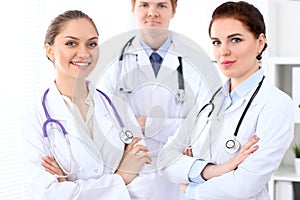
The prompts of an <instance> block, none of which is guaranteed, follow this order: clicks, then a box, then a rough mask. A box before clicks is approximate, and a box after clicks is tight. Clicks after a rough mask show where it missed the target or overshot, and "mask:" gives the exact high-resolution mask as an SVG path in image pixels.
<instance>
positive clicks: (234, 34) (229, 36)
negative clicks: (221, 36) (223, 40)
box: [210, 33, 243, 40]
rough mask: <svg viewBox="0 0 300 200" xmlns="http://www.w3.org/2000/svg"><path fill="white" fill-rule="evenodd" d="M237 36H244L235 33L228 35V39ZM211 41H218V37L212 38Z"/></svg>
mask: <svg viewBox="0 0 300 200" xmlns="http://www.w3.org/2000/svg"><path fill="white" fill-rule="evenodd" d="M235 36H243V35H242V34H240V33H233V34H230V35H228V36H227V38H232V37H235ZM210 39H212V40H216V39H218V38H217V37H211V38H210Z"/></svg>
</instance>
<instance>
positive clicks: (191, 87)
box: [97, 33, 217, 154]
mask: <svg viewBox="0 0 300 200" xmlns="http://www.w3.org/2000/svg"><path fill="white" fill-rule="evenodd" d="M171 40H172V43H171V47H170V48H169V50H168V52H167V54H166V56H165V58H164V60H163V62H162V64H161V67H160V70H159V72H158V76H157V77H155V75H154V72H153V69H152V66H151V63H150V60H149V57H148V56H147V54H146V52H145V51H144V49H143V47H142V46H141V45H140V42H139V39H138V37H136V38H135V39H134V40H133V42H132V44H131V45H129V46H128V47H127V48H126V49H125V51H124V54H123V60H122V61H119V59H116V60H115V61H114V62H113V63H112V64H111V65H110V66H108V68H107V71H105V72H103V75H102V76H101V77H100V78H99V82H98V84H97V85H98V87H99V88H100V89H101V90H103V91H105V92H107V93H109V94H113V95H115V96H118V97H121V98H122V99H124V100H125V101H126V102H128V103H129V105H130V107H131V109H132V110H133V112H134V114H135V116H145V117H147V122H146V123H147V124H146V128H145V136H146V138H145V140H146V143H147V141H150V140H151V141H152V142H150V143H147V145H148V146H149V148H150V150H152V153H153V154H155V153H157V152H154V151H155V150H157V149H159V148H160V147H162V146H163V145H164V144H165V143H166V141H167V138H168V137H169V136H170V135H173V134H174V132H175V130H176V128H177V127H178V125H179V124H180V123H181V121H182V119H184V118H185V117H186V116H187V115H188V113H189V112H190V111H191V109H192V107H193V106H194V105H195V104H196V102H197V101H198V100H199V101H202V102H203V101H204V99H205V100H206V98H207V97H208V94H207V92H208V89H207V87H208V86H207V82H205V81H204V80H205V77H204V76H203V73H202V71H200V70H201V68H203V69H204V68H205V67H206V68H208V69H210V70H211V71H213V70H212V69H211V68H210V67H211V66H212V63H211V61H210V59H209V58H208V56H207V55H206V54H205V53H202V52H200V53H199V52H195V50H194V49H192V47H191V48H189V47H188V46H185V44H184V43H181V42H182V41H181V38H179V37H177V35H176V34H174V33H172V34H171ZM197 53H198V54H197ZM191 54H197V56H198V57H197V59H198V60H199V62H200V63H201V64H202V66H195V65H194V64H193V63H191V60H189V56H190V55H191ZM119 56H120V55H118V56H117V57H119ZM179 56H180V57H182V69H183V78H184V84H185V92H186V96H187V98H186V101H185V102H184V103H179V102H177V101H176V97H175V95H176V93H177V92H178V72H177V68H178V66H179V60H178V57H179ZM216 82H217V81H216ZM120 90H122V91H120Z"/></svg>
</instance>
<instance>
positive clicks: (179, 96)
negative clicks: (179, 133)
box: [119, 36, 187, 103]
mask: <svg viewBox="0 0 300 200" xmlns="http://www.w3.org/2000/svg"><path fill="white" fill-rule="evenodd" d="M134 38H135V36H133V37H132V38H130V39H129V40H128V41H127V43H126V44H125V45H124V47H123V48H122V51H121V54H120V57H119V63H122V61H123V58H124V52H125V50H126V48H128V47H129V46H131V45H132V41H133V40H134ZM178 61H179V66H178V67H177V74H178V91H177V93H176V94H175V99H176V101H177V102H178V103H184V101H185V100H186V97H187V96H186V94H185V86H184V77H183V71H182V57H180V56H178ZM120 66H122V65H121V64H120ZM119 92H122V93H128V94H130V93H132V91H131V90H127V89H125V88H119Z"/></svg>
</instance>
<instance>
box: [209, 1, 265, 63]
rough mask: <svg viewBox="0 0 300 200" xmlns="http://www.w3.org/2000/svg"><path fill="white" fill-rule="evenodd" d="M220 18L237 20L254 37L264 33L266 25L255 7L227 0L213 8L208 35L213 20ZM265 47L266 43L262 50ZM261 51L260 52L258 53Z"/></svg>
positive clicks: (242, 2)
mask: <svg viewBox="0 0 300 200" xmlns="http://www.w3.org/2000/svg"><path fill="white" fill-rule="evenodd" d="M222 18H233V19H236V20H239V21H240V22H242V24H243V25H244V26H245V27H246V28H247V29H248V30H249V31H250V32H251V33H252V34H253V35H254V37H255V38H258V37H259V35H260V34H261V33H263V34H264V35H266V26H265V22H264V17H263V15H262V14H261V13H260V11H259V10H258V9H257V8H256V7H254V6H253V5H252V4H249V3H247V2H244V1H239V2H232V1H228V2H225V3H223V4H221V5H220V6H218V7H217V8H216V9H215V10H214V12H213V14H212V17H211V21H210V24H209V28H208V33H209V36H211V26H212V24H213V22H214V21H215V20H217V19H222ZM266 48H267V43H266V44H265V46H264V48H263V50H262V52H263V51H264V50H265V49H266ZM262 52H260V55H261V53H262ZM260 59H261V58H260Z"/></svg>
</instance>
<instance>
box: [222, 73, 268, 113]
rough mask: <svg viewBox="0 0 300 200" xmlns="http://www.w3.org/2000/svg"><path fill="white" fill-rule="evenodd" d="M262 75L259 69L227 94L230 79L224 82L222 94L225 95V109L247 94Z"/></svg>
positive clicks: (255, 85)
mask: <svg viewBox="0 0 300 200" xmlns="http://www.w3.org/2000/svg"><path fill="white" fill-rule="evenodd" d="M263 76H264V71H263V69H261V68H260V69H259V70H258V71H256V72H255V73H254V74H252V75H251V76H250V77H249V78H248V79H246V80H245V81H243V82H242V83H241V84H240V85H239V86H238V87H237V88H235V89H234V90H233V91H232V92H231V93H230V94H229V88H230V79H229V80H228V81H227V82H226V83H225V84H224V86H223V89H222V94H223V95H224V96H225V102H224V103H225V109H228V108H229V107H231V106H232V105H234V104H235V103H236V102H237V101H239V100H240V99H242V98H244V97H246V96H247V94H248V93H249V92H250V91H251V90H252V89H253V88H255V87H257V85H258V84H259V82H260V81H261V80H262V78H263Z"/></svg>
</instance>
